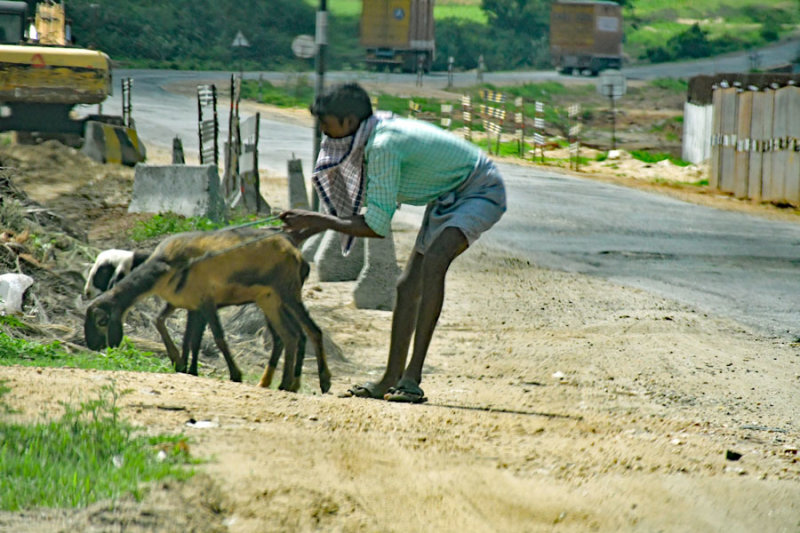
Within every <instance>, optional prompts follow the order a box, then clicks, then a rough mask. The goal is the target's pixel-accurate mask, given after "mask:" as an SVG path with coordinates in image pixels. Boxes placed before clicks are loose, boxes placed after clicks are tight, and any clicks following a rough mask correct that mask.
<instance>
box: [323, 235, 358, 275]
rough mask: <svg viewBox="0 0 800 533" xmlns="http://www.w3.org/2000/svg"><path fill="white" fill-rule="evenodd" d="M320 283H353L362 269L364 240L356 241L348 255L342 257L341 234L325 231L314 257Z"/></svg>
mask: <svg viewBox="0 0 800 533" xmlns="http://www.w3.org/2000/svg"><path fill="white" fill-rule="evenodd" d="M314 263H316V265H317V274H318V275H319V280H320V281H355V280H356V278H358V275H359V273H361V269H362V268H364V239H356V240H355V242H354V243H353V246H352V248H350V253H349V254H347V255H346V256H344V255H342V237H341V233H338V232H336V231H326V232H325V233H324V235H323V237H322V240H321V241H320V243H319V248H317V253H316V254H315V255H314Z"/></svg>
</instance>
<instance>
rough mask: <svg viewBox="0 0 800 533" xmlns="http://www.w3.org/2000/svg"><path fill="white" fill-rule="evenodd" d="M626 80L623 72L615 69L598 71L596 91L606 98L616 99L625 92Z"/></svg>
mask: <svg viewBox="0 0 800 533" xmlns="http://www.w3.org/2000/svg"><path fill="white" fill-rule="evenodd" d="M626 90H627V82H626V80H625V74H623V73H622V72H620V71H619V70H616V69H608V70H604V71H602V72H600V77H599V78H598V80H597V92H598V93H600V94H602V95H603V96H605V97H607V98H614V99H617V98H619V97H620V96H622V95H624V94H625V91H626Z"/></svg>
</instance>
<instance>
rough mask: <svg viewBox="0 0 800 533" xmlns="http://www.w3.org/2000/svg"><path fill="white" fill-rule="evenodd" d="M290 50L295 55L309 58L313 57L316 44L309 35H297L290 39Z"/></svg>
mask: <svg viewBox="0 0 800 533" xmlns="http://www.w3.org/2000/svg"><path fill="white" fill-rule="evenodd" d="M292 52H294V55H296V56H297V57H302V58H309V57H314V54H316V52H317V45H316V44H315V43H314V37H312V36H311V35H298V36H297V37H295V38H294V40H293V41H292Z"/></svg>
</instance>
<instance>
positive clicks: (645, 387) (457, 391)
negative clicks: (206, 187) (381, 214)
mask: <svg viewBox="0 0 800 533" xmlns="http://www.w3.org/2000/svg"><path fill="white" fill-rule="evenodd" d="M51 150H52V153H50V154H48V155H46V156H43V155H42V152H38V154H39V155H38V156H33V155H30V154H29V155H25V154H23V151H21V150H19V151H14V150H12V149H10V148H6V149H4V152H3V154H4V155H3V157H5V158H7V159H6V161H9V160H11V161H13V165H8V163H6V166H14V167H15V168H16V169H18V172H17V174H16V175H17V176H18V177H19V184H20V186H21V187H22V188H23V189H25V190H26V191H28V193H29V194H30V195H31V196H32V197H33V198H35V199H38V200H39V201H41V202H42V203H44V204H45V205H49V206H52V208H53V209H54V210H56V209H57V210H58V212H59V213H64V216H65V217H66V218H65V220H66V223H67V224H70V225H73V226H78V227H80V228H81V229H84V230H85V231H86V232H87V235H88V238H89V244H90V245H91V246H94V247H97V248H102V247H108V246H110V245H117V246H128V247H130V245H131V243H130V242H129V241H127V239H126V237H125V234H124V229H125V228H126V227H128V226H129V225H130V224H131V223H132V222H131V219H130V217H128V216H127V215H125V210H124V205H125V201H124V199H125V198H126V191H128V190H129V187H130V186H131V179H132V174H131V173H130V172H129V171H126V170H125V169H118V168H115V167H110V166H103V165H95V164H92V163H90V162H88V161H85V160H82V159H81V158H80V155H79V154H75V153H71V152H69V153H65V152H64V151H63V150H61V149H60V148H53V147H51ZM23 156H24V157H23ZM26 157H27V159H25V158H26ZM9 158H10V159H9ZM48 160H49V161H50V164H51V165H53V166H50V167H46V166H43V165H46V164H47V161H48ZM26 161H27V162H26ZM66 161H77V162H78V164H76V165H75V166H74V167H71V166H69V165H67V164H66ZM37 165H38V166H37ZM36 169H38V170H36ZM69 169H73V170H69ZM26 176H27V177H26ZM31 176H33V177H31ZM36 176H38V178H36ZM44 177H47V179H48V181H47V183H46V184H43V182H42V181H43V179H44ZM264 187H265V194H266V195H267V196H266V197H267V198H268V199H269V200H270V201H271V202H273V203H274V204H275V205H280V203H281V201H283V199H284V197H283V194H284V193H283V191H285V181H284V180H282V179H281V178H274V179H266V180H265V183H264ZM53 191H58V194H57V195H56V194H53ZM270 195H272V196H270ZM413 236H414V228H410V227H403V226H396V227H395V238H396V245H397V247H398V257H399V258H400V260H401V262H402V259H403V258H405V257H406V255H407V253H408V251H409V249H410V246H411V243H412V240H413ZM66 256H67V254H66V253H61V252H59V253H57V254H56V256H55V259H54V261H55V262H56V264H57V263H58V261H62V260H65V259H64V258H65V257H66ZM60 266H64V265H60ZM80 266H81V267H85V266H86V263H85V262H84V263H81V264H80ZM34 290H36V286H34ZM352 290H353V283H352V282H340V283H327V282H326V283H323V282H319V281H318V280H317V279H316V278H315V274H314V272H313V271H312V277H311V279H310V280H309V282H308V283H307V284H306V287H305V291H304V298H305V300H306V302H307V305H308V307H309V309H310V311H311V314H312V316H313V317H314V319H315V320H316V321H317V322H318V323H319V324H320V325H321V326H322V328H323V329H324V331H325V334H326V337H327V338H328V340H329V344H330V346H331V348H332V349H331V351H332V361H331V368H332V371H333V374H334V380H333V388H332V391H331V392H332V393H331V394H326V395H321V394H320V393H319V389H318V386H317V381H316V375H315V371H314V366H313V361H309V366H307V368H306V370H305V374H304V383H303V388H302V390H301V392H300V393H299V394H291V393H284V392H280V391H277V390H264V389H260V388H258V387H256V385H255V383H256V381H257V379H258V376H259V375H260V373H261V371H262V370H263V365H264V363H265V361H266V354H265V351H264V348H263V347H262V346H261V341H260V339H259V338H258V336H252V335H251V336H245V337H243V338H238V339H234V343H233V344H234V346H235V347H236V348H235V350H234V351H235V354H236V357H237V361H238V362H239V363H240V364H241V366H242V367H243V370H244V371H245V373H246V377H245V383H243V384H234V383H230V382H228V381H227V380H226V378H227V372H226V371H225V370H224V363H223V362H222V361H221V358H219V357H218V356H217V353H216V351H215V350H213V349H209V350H207V352H208V353H206V354H204V357H203V359H202V362H203V363H204V364H203V366H202V367H201V377H199V378H196V377H189V376H185V375H155V374H138V373H128V372H100V371H79V370H68V369H31V368H22V367H2V368H0V379H1V380H4V381H5V382H6V385H7V386H8V387H9V388H10V389H11V392H10V393H9V394H7V395H6V396H5V398H4V399H5V401H6V403H8V404H9V405H10V406H11V407H12V408H14V409H17V410H18V411H19V412H18V413H17V414H14V415H9V416H13V417H14V418H16V419H20V420H33V419H35V418H37V417H41V416H55V415H56V414H58V413H59V412H60V409H61V407H60V404H59V402H60V401H70V402H74V403H78V402H80V401H83V400H86V399H88V398H93V397H95V396H96V395H97V391H99V390H100V388H101V387H102V386H103V385H106V384H108V383H111V382H113V383H114V384H115V385H114V386H115V387H116V388H117V389H118V390H120V391H124V390H129V391H130V392H129V393H128V394H126V395H125V396H124V397H123V398H122V400H121V403H122V411H121V412H122V415H123V416H124V417H125V418H127V419H128V420H130V421H131V422H133V423H134V424H136V425H137V426H139V427H141V429H142V431H143V432H147V433H165V432H166V433H183V434H185V435H187V436H188V437H189V439H190V450H191V455H192V456H193V457H194V458H198V459H201V460H203V462H202V464H201V465H199V466H198V471H199V472H200V474H199V475H198V476H196V477H195V478H193V480H191V481H189V482H188V483H187V484H183V485H181V484H177V483H169V484H164V485H159V486H157V487H153V488H152V491H151V492H150V493H149V496H148V497H147V498H146V499H145V500H143V501H142V502H135V501H132V500H125V501H123V502H121V503H119V504H117V506H116V507H115V508H114V509H113V510H112V509H111V508H110V507H109V504H107V503H104V504H101V505H96V506H93V507H91V508H89V509H86V510H79V511H52V512H51V511H42V512H38V511H37V512H29V513H25V514H0V530H3V531H31V532H33V531H36V532H39V531H67V530H70V531H89V530H91V531H123V530H124V531H231V532H265V531H393V532H394V531H396V532H409V531H443V532H450V531H452V532H461V531H487V532H488V531H519V532H523V531H524V532H528V531H575V532H582V531H601V532H605V531H704V532H705V531H725V532H728V533H730V532H750V531H763V532H779V531H787V532H791V531H798V530H800V463H798V445H800V427H799V424H800V420H798V413H800V395H798V394H797V391H798V390H800V348H798V346H797V345H795V344H792V343H789V342H786V341H781V340H776V339H771V338H766V337H763V336H761V335H760V334H758V333H757V332H754V331H751V330H748V329H747V328H745V327H743V326H741V325H740V324H737V323H735V322H731V321H728V320H723V319H719V318H716V317H713V316H706V315H703V314H702V313H699V312H697V311H696V310H694V309H691V308H687V307H685V306H681V305H679V304H676V303H674V302H672V301H669V300H666V299H662V298H657V297H654V296H651V295H649V294H647V293H644V292H641V291H638V290H633V289H628V288H624V287H620V286H615V285H613V284H610V283H607V282H604V281H601V280H598V279H593V278H588V277H583V276H577V275H572V274H566V273H558V272H551V271H545V270H540V269H537V268H535V267H533V266H531V265H530V264H528V263H527V262H525V261H521V260H519V259H516V258H514V257H511V256H505V257H502V256H496V255H490V254H488V253H487V252H486V251H485V250H484V249H482V247H481V246H480V242H479V243H478V244H477V245H476V246H475V247H474V248H473V249H470V250H469V251H468V252H467V253H466V254H465V255H464V256H463V257H461V258H459V259H458V261H456V263H455V264H454V267H453V270H452V273H451V276H450V278H449V283H448V286H447V297H446V302H445V307H444V310H443V313H442V317H441V320H440V326H439V329H438V330H437V334H436V336H435V337H434V341H433V345H432V348H431V352H430V357H429V365H428V366H427V367H426V374H425V376H424V381H423V383H422V386H423V388H424V389H425V392H426V394H427V396H428V397H429V399H430V400H429V402H428V403H427V404H423V405H415V406H410V405H396V404H390V403H386V402H383V401H376V400H363V399H353V398H340V397H338V395H340V394H341V393H343V392H344V391H345V390H346V389H347V388H348V387H349V386H350V385H352V384H355V383H359V382H362V381H364V380H368V379H372V378H374V377H376V376H377V375H378V373H379V372H380V371H381V369H382V366H383V364H384V363H385V358H386V354H387V343H388V335H389V325H390V324H389V323H390V314H389V313H388V312H383V311H368V310H359V309H356V308H355V306H354V305H353V301H352ZM38 294H39V296H40V298H41V299H42V300H44V301H45V303H44V305H45V306H46V305H47V295H46V294H43V293H41V292H40V293H38ZM75 300H76V301H77V299H75ZM59 301H60V300H59ZM65 305H66V304H65ZM82 305H85V303H80V302H78V303H76V304H75V306H76V307H75V308H74V309H64V311H65V312H64V313H62V315H54V314H52V313H51V315H50V321H51V323H54V324H51V326H50V327H49V328H46V329H45V330H46V331H48V332H49V335H50V336H52V335H54V333H53V332H54V331H61V332H62V333H61V334H60V335H61V336H62V337H64V338H66V339H67V340H72V341H74V342H80V340H81V339H80V334H79V331H80V323H79V318H80V312H81V306H82ZM156 308H157V306H155V305H154V304H150V305H149V306H148V305H142V306H141V307H137V312H136V313H134V314H133V317H132V319H131V321H130V323H129V325H128V329H127V330H126V333H128V334H129V335H131V336H132V337H133V338H134V339H135V340H136V342H137V344H138V345H140V346H143V347H147V348H159V343H158V342H157V340H156V339H157V335H156V334H155V331H154V328H152V327H151V326H150V325H149V324H148V322H147V320H145V319H144V318H141V317H147V316H149V314H151V313H152V312H153V311H154V310H155V309H156ZM28 311H30V309H28ZM27 318H28V319H29V320H31V321H34V322H35V321H36V320H37V319H40V318H41V317H36V316H31V315H29V316H28V317H27ZM182 319H183V318H182V317H179V318H176V319H174V322H173V323H172V324H171V327H172V328H173V329H174V330H175V331H178V330H180V328H181V323H180V321H181V320H182ZM227 320H230V315H228V318H227ZM56 326H58V327H56ZM254 338H255V340H254ZM737 456H740V457H739V458H738V459H737V460H733V458H735V457H737Z"/></svg>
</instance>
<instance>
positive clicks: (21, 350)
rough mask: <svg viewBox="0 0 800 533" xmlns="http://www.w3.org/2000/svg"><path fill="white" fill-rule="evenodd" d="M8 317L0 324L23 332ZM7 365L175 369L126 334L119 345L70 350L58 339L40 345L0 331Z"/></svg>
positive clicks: (0, 360) (1, 356) (1, 359)
mask: <svg viewBox="0 0 800 533" xmlns="http://www.w3.org/2000/svg"><path fill="white" fill-rule="evenodd" d="M8 319H9V317H2V322H0V324H2V325H3V326H5V327H4V328H3V329H10V330H11V331H14V330H16V331H19V332H23V331H24V328H25V326H24V324H23V325H21V326H20V325H15V324H13V323H10V321H9V320H8ZM9 365H20V366H43V367H58V368H62V367H67V368H84V369H96V370H132V371H137V372H163V373H169V372H173V371H174V370H173V368H172V366H171V364H170V362H169V361H167V360H166V359H164V358H163V357H160V356H157V355H155V354H154V353H152V352H142V351H139V350H137V349H136V348H134V347H133V344H131V342H130V340H129V339H128V338H127V337H126V338H123V341H122V344H120V346H119V347H117V348H108V349H106V351H105V352H71V351H68V350H66V349H65V348H64V347H63V345H62V344H61V343H60V342H58V341H54V342H51V343H48V344H39V343H35V342H30V341H27V340H25V339H20V338H15V337H13V336H11V335H9V334H8V333H5V332H3V331H0V366H9Z"/></svg>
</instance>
